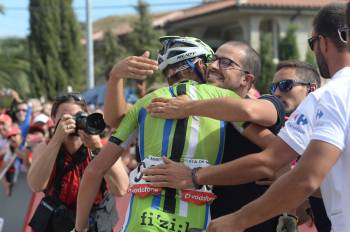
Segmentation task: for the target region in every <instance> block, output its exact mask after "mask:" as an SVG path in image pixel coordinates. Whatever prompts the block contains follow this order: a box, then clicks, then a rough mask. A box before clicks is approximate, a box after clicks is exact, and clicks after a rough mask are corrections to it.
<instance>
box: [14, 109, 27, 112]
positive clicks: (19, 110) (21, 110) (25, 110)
mask: <svg viewBox="0 0 350 232" xmlns="http://www.w3.org/2000/svg"><path fill="white" fill-rule="evenodd" d="M16 112H24V113H25V112H27V109H17V110H16Z"/></svg>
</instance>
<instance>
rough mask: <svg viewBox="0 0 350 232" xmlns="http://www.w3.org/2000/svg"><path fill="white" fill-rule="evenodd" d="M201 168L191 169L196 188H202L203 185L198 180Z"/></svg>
mask: <svg viewBox="0 0 350 232" xmlns="http://www.w3.org/2000/svg"><path fill="white" fill-rule="evenodd" d="M199 169H201V167H197V168H193V169H192V171H191V176H192V184H193V186H194V188H195V189H201V188H202V187H203V185H200V184H198V182H197V172H198V170H199Z"/></svg>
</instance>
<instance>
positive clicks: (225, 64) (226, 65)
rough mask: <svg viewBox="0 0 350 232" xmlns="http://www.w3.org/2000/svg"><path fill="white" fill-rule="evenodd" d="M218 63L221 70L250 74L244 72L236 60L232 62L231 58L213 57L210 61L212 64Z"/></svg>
mask: <svg viewBox="0 0 350 232" xmlns="http://www.w3.org/2000/svg"><path fill="white" fill-rule="evenodd" d="M216 61H218V62H219V68H220V69H235V70H238V71H241V72H243V73H245V74H249V73H250V72H248V71H246V70H243V69H242V67H241V66H240V65H239V64H238V63H237V62H235V61H234V60H231V59H230V58H226V57H218V56H215V55H214V56H213V57H212V59H211V60H210V63H214V62H216Z"/></svg>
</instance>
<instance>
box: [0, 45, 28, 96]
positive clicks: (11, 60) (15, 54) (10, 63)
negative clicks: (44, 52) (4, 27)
mask: <svg viewBox="0 0 350 232" xmlns="http://www.w3.org/2000/svg"><path fill="white" fill-rule="evenodd" d="M28 56H29V55H28V44H27V41H26V40H25V39H18V38H7V39H2V40H1V41H0V86H1V87H3V88H11V89H14V90H16V91H17V92H18V93H19V94H21V96H22V97H25V96H27V95H28V94H29V80H28V79H29V73H30V67H29V58H28Z"/></svg>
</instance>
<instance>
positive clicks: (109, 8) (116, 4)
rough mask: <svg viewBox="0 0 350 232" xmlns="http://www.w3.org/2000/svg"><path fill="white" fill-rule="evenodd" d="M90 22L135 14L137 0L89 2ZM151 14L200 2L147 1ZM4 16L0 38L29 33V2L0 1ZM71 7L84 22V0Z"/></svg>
mask: <svg viewBox="0 0 350 232" xmlns="http://www.w3.org/2000/svg"><path fill="white" fill-rule="evenodd" d="M91 1H92V20H93V21H95V20H97V19H99V18H104V17H107V16H110V15H125V14H136V12H135V10H134V8H133V7H132V6H134V5H136V4H137V0H91ZM147 2H148V3H149V4H150V10H151V12H164V11H170V10H175V9H185V8H188V7H191V6H194V5H198V4H199V3H200V2H201V1H200V0H187V1H186V0H177V1H176V0H167V1H164V0H147ZM0 4H1V5H3V6H4V7H5V14H4V15H0V37H9V36H16V37H25V36H26V35H28V33H29V13H28V9H27V8H28V5H29V0H0ZM73 7H74V9H75V12H76V15H77V17H78V19H79V21H85V11H84V7H85V0H74V1H73Z"/></svg>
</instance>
